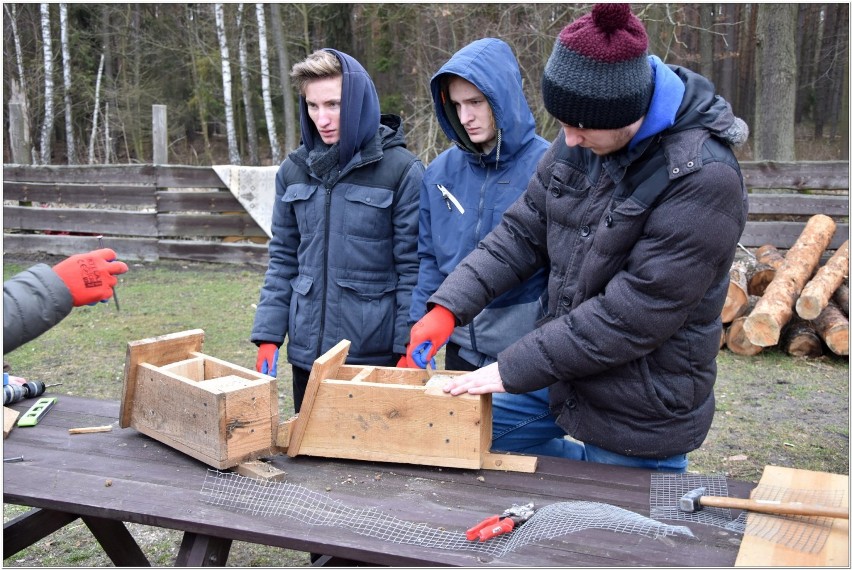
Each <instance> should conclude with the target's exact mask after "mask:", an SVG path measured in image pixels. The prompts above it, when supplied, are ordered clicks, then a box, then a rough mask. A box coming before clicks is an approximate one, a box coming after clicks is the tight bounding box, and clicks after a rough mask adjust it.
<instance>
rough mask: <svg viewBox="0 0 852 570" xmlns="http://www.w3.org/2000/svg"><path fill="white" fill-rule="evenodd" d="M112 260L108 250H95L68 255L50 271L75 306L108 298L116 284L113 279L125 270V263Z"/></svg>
mask: <svg viewBox="0 0 852 570" xmlns="http://www.w3.org/2000/svg"><path fill="white" fill-rule="evenodd" d="M115 257H116V256H115V252H114V251H113V250H111V249H96V250H95V251H91V252H89V253H78V254H77V255H72V256H71V257H69V258H68V259H65V260H63V261H60V262H59V263H57V264H56V265H54V266H53V271H54V272H55V273H56V274H57V275H58V276H59V278H60V279H62V281H63V282H64V283H65V286H66V287H68V290H69V291H71V298H72V299H73V301H74V306H75V307H80V306H82V305H91V304H93V303H97V302H98V301H104V302H105V301H106V300H107V299H109V298H110V297H112V295H113V290H112V288H113V287H114V286H115V284H116V283H118V279H116V278H115V277H114V276H115V275H120V274H122V273H125V272H126V271H127V264H126V263H124V262H122V261H115Z"/></svg>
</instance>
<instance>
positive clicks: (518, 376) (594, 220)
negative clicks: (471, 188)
mask: <svg viewBox="0 0 852 570" xmlns="http://www.w3.org/2000/svg"><path fill="white" fill-rule="evenodd" d="M672 70H673V71H675V72H676V73H677V75H678V76H679V77H680V79H681V80H682V81H683V82H684V84H685V94H684V97H683V100H682V102H681V105H680V108H679V109H678V112H677V115H676V121H675V124H674V126H672V127H670V128H668V129H666V130H664V131H662V132H661V133H659V134H658V135H656V136H653V137H651V138H649V139H647V140H645V141H643V142H640V143H639V144H638V145H637V146H636V148H633V149H631V150H629V151H628V150H623V151H619V152H617V153H614V154H612V155H608V156H605V157H599V156H596V155H594V154H592V153H591V152H588V151H585V150H584V149H582V148H568V147H567V146H566V144H565V140H564V138H563V137H562V136H561V134H560V136H559V137H557V139H556V140H555V142H554V143H553V145H552V146H551V148H550V150H549V151H548V153H547V154H546V155H545V156H544V158H543V159H542V161H541V162H540V163H539V166H538V169H537V172H536V175H535V176H534V178H533V180H532V181H531V182H530V185H529V187H528V188H527V190H526V193H525V194H524V195H523V196H522V197H521V199H519V200H518V201H517V202H516V203H515V204H514V206H513V207H512V208H510V209H509V210H508V211H507V212H506V214H505V216H504V218H503V222H502V224H501V225H500V226H498V227H497V228H496V229H495V230H494V231H493V232H492V233H491V235H489V236H488V237H487V238H486V239H485V240H483V241H482V242H481V243H480V246H479V247H478V248H477V249H476V250H475V251H474V252H472V253H471V254H470V255H469V256H468V257H467V258H466V259H465V261H464V262H462V263H461V264H460V265H459V267H458V269H457V270H456V271H454V272H453V273H452V274H451V275H450V276H449V277H448V278H447V280H446V281H445V282H444V284H443V286H442V287H441V288H440V289H439V290H438V291H437V292H436V293H435V295H433V296H432V297H431V298H430V300H429V301H430V303H431V304H435V303H437V304H440V305H443V306H445V307H447V308H448V309H450V310H451V311H452V312H453V313H454V314H455V315H456V316H457V318H458V320H459V321H460V322H461V324H464V323H466V322H467V321H469V320H470V319H471V318H473V316H475V315H476V313H477V312H478V310H479V307H481V306H484V305H485V304H486V303H487V302H488V300H489V299H491V298H493V297H494V296H496V295H499V294H500V293H501V292H502V291H505V290H507V289H509V288H511V287H513V286H515V285H516V284H517V283H518V282H519V281H521V280H522V279H524V278H526V277H527V276H529V275H531V274H532V273H533V272H534V271H535V270H536V269H537V268H539V267H541V266H542V265H545V264H548V263H549V266H550V269H551V273H550V281H549V285H548V287H549V289H548V291H549V307H548V317H547V318H546V319H545V322H543V323H540V326H539V327H538V328H537V329H536V330H534V331H533V332H532V333H530V334H528V335H526V336H525V337H523V338H522V339H521V340H519V341H518V342H516V343H515V344H513V345H511V346H510V347H509V348H507V349H506V350H504V351H503V352H501V353H500V355H499V358H498V366H499V371H500V375H501V377H502V379H503V383H504V386H505V388H506V390H507V391H508V392H513V393H523V392H530V391H533V390H537V389H539V388H543V387H548V386H549V387H550V405H551V411H552V412H553V413H554V414H555V415H556V416H558V419H557V422H558V424H559V425H560V426H561V427H562V428H563V429H564V430H565V431H566V432H567V433H568V434H570V435H572V436H573V437H575V438H577V439H579V440H580V441H584V442H589V443H592V444H594V445H596V446H599V447H602V448H604V449H607V450H610V451H613V452H616V453H620V454H624V455H631V456H639V457H650V458H661V457H668V456H671V455H676V454H681V453H687V452H689V451H692V450H693V449H696V448H697V447H699V446H700V445H701V443H702V442H703V441H704V438H705V437H706V435H707V432H708V430H709V429H710V424H711V422H712V419H713V412H714V407H715V403H714V397H713V384H714V382H715V379H716V363H715V357H716V354H717V352H718V348H719V335H720V334H721V321H720V318H719V314H720V312H721V309H722V305H723V303H724V300H725V295H726V291H727V283H728V271H729V269H730V266H731V262H732V261H733V258H734V253H735V250H736V244H737V241H738V239H739V236H740V235H741V233H742V230H743V227H744V225H745V220H746V215H747V211H748V204H747V194H746V190H745V187H744V185H743V180H742V176H741V174H740V171H739V166H738V164H737V161H736V159H735V158H734V156H733V153H732V152H731V150H730V148H729V147H728V145H727V144H725V143H726V142H727V140H726V139H727V138H728V135H729V134H730V133H731V132H732V131H736V130H737V129H739V128H740V127H741V126H743V125H742V123H741V121H739V119H736V118H735V117H734V115H733V113H732V112H731V110H730V107H729V105H728V104H727V103H726V102H725V101H724V100H723V99H721V98H720V97H716V96H714V94H713V86H712V84H711V83H710V82H709V81H707V80H706V79H704V78H702V77H701V76H699V75H697V74H693V73H691V72H689V71H687V70H684V69H682V68H675V67H672ZM740 142H741V141H740ZM662 168H665V169H666V170H665V171H663V170H662ZM649 172H656V173H658V174H657V176H650V177H649V176H648V173H649ZM663 172H666V173H667V176H666V175H665V174H662V173H663ZM661 175H662V176H661ZM643 182H644V184H643Z"/></svg>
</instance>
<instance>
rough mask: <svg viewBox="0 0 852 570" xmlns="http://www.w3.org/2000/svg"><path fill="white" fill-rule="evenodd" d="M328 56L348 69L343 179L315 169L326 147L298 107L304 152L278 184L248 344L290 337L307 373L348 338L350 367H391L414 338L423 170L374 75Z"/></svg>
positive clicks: (288, 163)
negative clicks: (382, 107)
mask: <svg viewBox="0 0 852 570" xmlns="http://www.w3.org/2000/svg"><path fill="white" fill-rule="evenodd" d="M327 51H329V52H331V53H333V54H334V55H335V56H336V57H337V58H338V59H339V60H340V63H341V66H342V70H343V74H342V75H343V77H342V79H343V82H342V83H343V85H342V93H341V111H340V140H339V142H338V143H337V144H338V146H339V156H340V158H339V161H338V165H337V168H338V169H339V176H335V177H334V178H333V180H334V182H333V183H332V182H329V186H326V184H325V183H324V182H323V181H322V179H321V178H320V177H319V176H318V175H317V173H316V172H315V170H316V169H315V168H312V161H313V157H312V156H311V151H313V150H318V151H322V150H323V149H324V146H323V143H322V139H321V138H320V136H319V132H318V131H317V129H316V126H315V125H314V122H313V121H312V120H311V119H310V117H309V115H308V110H307V105H306V103H305V98H304V97H300V101H299V103H300V104H299V109H300V120H301V128H302V146H300V147H299V148H298V149H296V150H295V151H294V152H292V153H290V155H289V156H288V157H287V159H286V160H285V161H284V162H283V163H282V164H281V167H280V168H279V170H278V174H277V175H276V178H275V204H274V207H273V214H272V239H271V240H270V242H269V266H268V268H267V271H266V276H265V278H264V283H263V287H262V289H261V292H260V302H259V303H258V307H257V313H256V314H255V320H254V327H253V328H252V333H251V340H252V342H254V343H255V344H261V343H274V344H276V345H278V346H281V345H282V344H283V343H284V340H285V338H288V342H287V357H288V360H289V362H290V364H292V365H294V366H297V367H299V368H302V369H305V370H309V369H310V368H311V367H312V366H313V363H314V360H316V359H317V358H318V357H319V356H321V355H322V354H324V353H325V352H326V351H328V350H329V349H330V348H332V347H334V346H335V345H336V344H337V343H338V342H339V341H341V340H343V339H346V340H349V341H350V342H351V343H352V344H351V346H350V348H349V354H348V358H347V362H349V363H352V364H375V365H380V366H394V365H395V364H396V362H397V359H398V358H399V355H401V354H404V353H405V344H406V343H407V342H408V338H409V335H408V332H409V327H408V315H409V311H410V307H411V290H412V289H413V287H414V284H415V282H416V280H417V210H418V207H419V202H418V192H419V189H420V183H421V179H422V176H423V164H422V163H421V162H420V159H418V158H417V157H416V156H414V154H412V153H411V152H410V151H408V150H407V149H406V148H405V135H404V133H403V130H402V122H401V119H400V118H399V117H397V116H395V115H382V114H381V113H380V111H379V98H378V95H377V94H376V88H375V86H374V84H373V81H372V79H370V76H369V75H368V74H367V71H366V70H365V69H364V68H363V67H362V66H361V64H360V63H358V61H356V60H355V59H353V58H352V57H350V56H348V55H346V54H345V53H342V52H339V51H336V50H331V49H329V50H327ZM335 174H336V173H335ZM329 180H331V179H329Z"/></svg>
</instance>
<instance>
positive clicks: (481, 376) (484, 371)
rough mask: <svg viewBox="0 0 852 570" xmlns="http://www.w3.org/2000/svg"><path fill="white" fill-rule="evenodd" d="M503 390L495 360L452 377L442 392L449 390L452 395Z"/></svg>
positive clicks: (490, 392)
mask: <svg viewBox="0 0 852 570" xmlns="http://www.w3.org/2000/svg"><path fill="white" fill-rule="evenodd" d="M505 391H506V389H505V388H503V379H502V378H500V371H499V370H498V369H497V363H496V362H495V363H494V364H489V365H488V366H485V367H483V368H480V369H478V370H474V371H473V372H468V373H467V374H462V375H461V376H457V377H454V378H453V379H452V380H450V381H449V382H447V383H446V384H445V385H444V392H449V393H450V394H452V395H453V396H458V395H459V394H465V393H467V394H473V395H478V394H493V393H495V392H505Z"/></svg>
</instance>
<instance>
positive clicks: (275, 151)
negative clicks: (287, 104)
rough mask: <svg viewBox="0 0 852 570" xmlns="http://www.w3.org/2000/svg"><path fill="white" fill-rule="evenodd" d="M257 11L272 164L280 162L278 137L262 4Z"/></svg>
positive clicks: (261, 69)
mask: <svg viewBox="0 0 852 570" xmlns="http://www.w3.org/2000/svg"><path fill="white" fill-rule="evenodd" d="M255 7H256V9H257V43H258V45H259V47H260V79H261V89H263V110H264V111H265V112H266V129H267V131H268V132H269V146H270V147H272V163H273V164H278V163H280V162H281V149H280V148H279V146H278V135H277V134H276V133H275V114H274V113H273V112H272V95H271V93H270V91H269V52H268V50H267V47H266V17H265V16H264V14H263V4H255Z"/></svg>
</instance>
